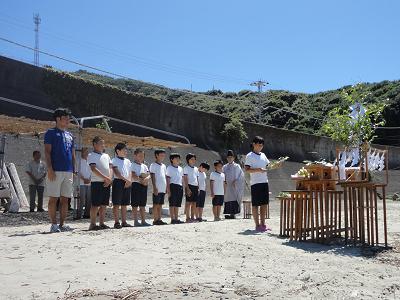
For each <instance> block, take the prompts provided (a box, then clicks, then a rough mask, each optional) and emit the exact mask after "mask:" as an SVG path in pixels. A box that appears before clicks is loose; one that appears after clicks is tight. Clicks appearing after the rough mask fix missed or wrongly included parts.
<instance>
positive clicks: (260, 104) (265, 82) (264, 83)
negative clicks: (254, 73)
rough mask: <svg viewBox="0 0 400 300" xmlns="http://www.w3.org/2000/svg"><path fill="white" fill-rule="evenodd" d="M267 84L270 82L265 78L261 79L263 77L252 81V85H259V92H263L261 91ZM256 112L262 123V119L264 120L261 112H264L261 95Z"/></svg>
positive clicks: (258, 120)
mask: <svg viewBox="0 0 400 300" xmlns="http://www.w3.org/2000/svg"><path fill="white" fill-rule="evenodd" d="M267 84H269V82H267V81H264V80H261V79H259V80H257V81H254V82H252V83H250V85H251V86H256V87H257V90H258V93H261V92H262V88H263V86H267ZM256 114H257V115H256V116H257V122H258V123H259V124H261V120H262V118H261V114H262V101H261V97H259V99H258V107H257V112H256Z"/></svg>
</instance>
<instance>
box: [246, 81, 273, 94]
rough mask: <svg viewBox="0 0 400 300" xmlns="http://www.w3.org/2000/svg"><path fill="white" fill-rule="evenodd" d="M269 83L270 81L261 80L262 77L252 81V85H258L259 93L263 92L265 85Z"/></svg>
mask: <svg viewBox="0 0 400 300" xmlns="http://www.w3.org/2000/svg"><path fill="white" fill-rule="evenodd" d="M267 84H269V82H267V81H264V80H261V79H260V80H257V81H254V82H252V83H250V85H251V86H256V87H257V90H258V92H259V93H261V92H262V88H263V86H266V85H267Z"/></svg>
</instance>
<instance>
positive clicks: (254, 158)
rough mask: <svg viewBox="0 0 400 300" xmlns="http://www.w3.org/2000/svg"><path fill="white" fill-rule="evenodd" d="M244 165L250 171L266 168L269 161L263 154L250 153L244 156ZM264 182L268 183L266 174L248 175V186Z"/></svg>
mask: <svg viewBox="0 0 400 300" xmlns="http://www.w3.org/2000/svg"><path fill="white" fill-rule="evenodd" d="M244 164H245V165H246V166H249V167H250V168H252V169H257V168H266V167H267V166H268V165H269V160H268V158H267V156H266V155H265V154H264V153H263V152H260V153H255V152H253V151H252V152H250V153H248V154H247V155H246V161H245V163H244ZM266 182H268V175H267V172H257V173H250V185H253V184H257V183H266Z"/></svg>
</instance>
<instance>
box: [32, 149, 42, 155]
mask: <svg viewBox="0 0 400 300" xmlns="http://www.w3.org/2000/svg"><path fill="white" fill-rule="evenodd" d="M38 153H39V154H40V151H39V150H35V151H33V153H32V156H35V155H36V154H38Z"/></svg>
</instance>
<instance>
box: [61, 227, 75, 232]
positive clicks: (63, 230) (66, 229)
mask: <svg viewBox="0 0 400 300" xmlns="http://www.w3.org/2000/svg"><path fill="white" fill-rule="evenodd" d="M59 228H60V231H61V232H67V231H72V230H73V229H72V228H71V227H69V226H68V225H63V226H59Z"/></svg>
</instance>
